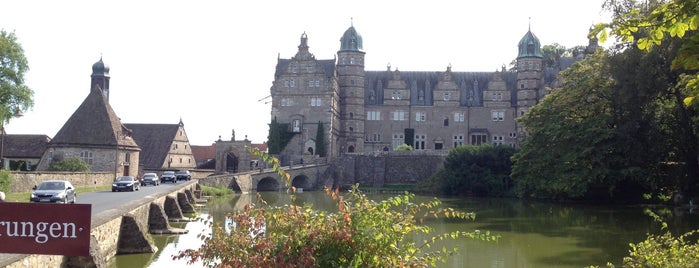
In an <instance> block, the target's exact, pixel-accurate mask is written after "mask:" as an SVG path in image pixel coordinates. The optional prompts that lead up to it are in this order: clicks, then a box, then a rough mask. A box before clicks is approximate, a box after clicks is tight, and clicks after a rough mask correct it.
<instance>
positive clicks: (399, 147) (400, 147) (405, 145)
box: [393, 143, 413, 151]
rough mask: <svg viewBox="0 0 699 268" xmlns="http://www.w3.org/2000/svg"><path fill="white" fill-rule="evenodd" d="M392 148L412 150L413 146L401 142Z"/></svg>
mask: <svg viewBox="0 0 699 268" xmlns="http://www.w3.org/2000/svg"><path fill="white" fill-rule="evenodd" d="M393 150H394V151H412V150H413V146H410V145H407V144H405V143H403V144H401V145H398V147H396V148H395V149H393Z"/></svg>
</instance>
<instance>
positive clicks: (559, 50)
mask: <svg viewBox="0 0 699 268" xmlns="http://www.w3.org/2000/svg"><path fill="white" fill-rule="evenodd" d="M566 51H567V50H566V48H565V47H564V46H561V45H559V44H558V43H553V44H551V45H544V46H543V47H542V48H541V54H542V55H543V56H544V66H547V67H554V68H559V69H560V66H559V65H558V64H559V61H560V60H561V57H563V55H564V54H565V53H566Z"/></svg>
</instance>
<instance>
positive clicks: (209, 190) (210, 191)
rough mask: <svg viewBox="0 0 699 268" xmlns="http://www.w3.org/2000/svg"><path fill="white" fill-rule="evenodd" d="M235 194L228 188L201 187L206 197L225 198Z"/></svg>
mask: <svg viewBox="0 0 699 268" xmlns="http://www.w3.org/2000/svg"><path fill="white" fill-rule="evenodd" d="M233 193H235V192H234V191H233V190H231V189H229V188H226V187H211V186H205V185H202V186H201V194H202V195H205V196H225V195H229V194H233Z"/></svg>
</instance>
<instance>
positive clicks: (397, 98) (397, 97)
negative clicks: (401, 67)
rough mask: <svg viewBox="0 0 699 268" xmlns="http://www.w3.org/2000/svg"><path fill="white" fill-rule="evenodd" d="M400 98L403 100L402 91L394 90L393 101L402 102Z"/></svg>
mask: <svg viewBox="0 0 699 268" xmlns="http://www.w3.org/2000/svg"><path fill="white" fill-rule="evenodd" d="M400 98H401V94H400V91H398V90H394V91H393V93H391V99H392V100H400Z"/></svg>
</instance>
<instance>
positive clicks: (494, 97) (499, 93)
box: [493, 92, 502, 101]
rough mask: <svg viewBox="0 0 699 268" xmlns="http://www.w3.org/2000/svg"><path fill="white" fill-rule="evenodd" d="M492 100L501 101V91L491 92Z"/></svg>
mask: <svg viewBox="0 0 699 268" xmlns="http://www.w3.org/2000/svg"><path fill="white" fill-rule="evenodd" d="M493 100H494V101H501V100H502V93H501V92H495V93H493Z"/></svg>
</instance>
